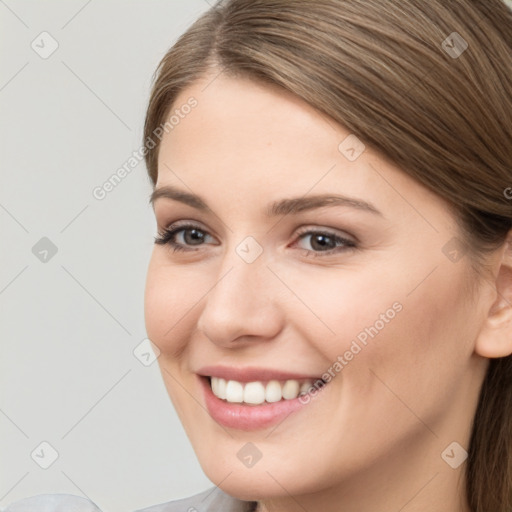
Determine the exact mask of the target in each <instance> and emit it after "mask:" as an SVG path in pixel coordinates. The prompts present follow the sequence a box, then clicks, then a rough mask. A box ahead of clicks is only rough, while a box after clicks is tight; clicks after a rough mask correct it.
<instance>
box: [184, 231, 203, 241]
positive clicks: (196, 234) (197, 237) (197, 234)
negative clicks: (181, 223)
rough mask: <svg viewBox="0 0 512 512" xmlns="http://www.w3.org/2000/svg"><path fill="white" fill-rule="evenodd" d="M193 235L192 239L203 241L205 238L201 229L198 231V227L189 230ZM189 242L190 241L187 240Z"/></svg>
mask: <svg viewBox="0 0 512 512" xmlns="http://www.w3.org/2000/svg"><path fill="white" fill-rule="evenodd" d="M188 232H189V233H190V234H191V235H192V236H191V240H193V241H199V242H201V241H202V239H203V235H202V234H201V232H200V231H198V230H197V229H191V230H190V231H188ZM187 243H188V242H187Z"/></svg>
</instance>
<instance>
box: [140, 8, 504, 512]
mask: <svg viewBox="0 0 512 512" xmlns="http://www.w3.org/2000/svg"><path fill="white" fill-rule="evenodd" d="M216 70H217V72H218V71H221V70H222V71H223V72H224V73H226V74H227V75H229V76H233V77H237V76H244V77H249V78H251V79H254V80H258V81H261V82H263V83H266V84H272V85H274V86H275V85H277V86H279V87H282V88H284V89H286V90H288V91H290V92H292V93H293V94H295V95H297V96H298V97H300V98H302V99H303V100H305V101H306V102H308V103H309V104H310V105H312V106H313V107H315V108H316V109H318V110H319V111H321V112H323V113H325V114H327V115H329V116H330V117H331V118H332V119H334V120H335V121H336V122H338V123H340V124H341V125H343V126H345V127H346V128H347V129H349V130H350V132H351V133H353V134H355V135H356V136H357V137H359V138H360V139H361V140H363V141H364V142H365V144H368V145H370V146H372V147H373V148H374V149H376V150H378V151H380V153H381V154H382V155H384V156H385V157H387V158H389V159H390V161H392V162H393V163H395V164H396V165H397V166H399V167H400V168H401V169H403V171H404V172H406V173H407V174H409V175H410V176H411V177H413V178H415V179H416V180H417V181H419V182H420V183H422V184H423V185H425V186H426V187H428V188H429V189H431V190H433V191H434V192H435V193H436V194H438V195H439V196H441V197H443V198H445V199H446V200H447V201H448V204H449V205H450V206H451V208H452V209H453V212H454V214H455V218H456V219H457V221H458V223H459V226H460V228H461V233H462V235H461V239H462V241H463V243H464V244H465V245H466V246H467V248H468V250H469V252H468V256H469V258H470V261H471V263H472V265H473V267H474V269H475V270H476V271H477V272H478V273H479V275H483V274H484V273H485V255H486V253H487V252H488V251H492V250H495V249H497V248H499V247H500V246H501V245H502V244H503V243H504V242H505V237H506V235H507V233H508V231H509V230H510V229H511V228H512V188H509V187H512V11H511V10H509V9H508V8H507V6H506V5H505V3H504V2H503V1H502V0H449V1H446V0H428V1H426V0H314V1H307V0H227V1H222V0H221V1H220V2H219V3H218V4H217V5H215V6H214V7H212V8H211V9H210V10H209V11H207V12H206V13H205V14H204V15H202V16H201V17H200V18H199V19H198V20H197V21H196V22H195V23H194V24H193V25H192V26H191V27H190V28H189V29H188V30H187V31H186V32H185V33H184V34H183V35H182V36H181V37H180V38H179V39H178V41H177V42H176V43H175V44H174V45H173V47H172V48H171V49H170V50H169V51H168V52H167V54H166V55H165V56H164V58H163V59H162V61H161V62H160V64H159V66H158V69H157V71H156V73H155V75H156V79H155V81H154V84H153V88H152V91H151V97H150V101H149V106H148V110H147V115H146V121H145V126H144V141H145V144H146V145H148V151H147V153H146V155H145V159H146V165H147V169H148V173H149V177H150V179H151V181H152V183H153V185H155V183H156V179H157V173H158V169H157V160H158V148H159V140H156V141H155V135H156V134H157V133H161V131H160V132H158V127H159V126H162V125H163V124H164V122H165V119H166V117H167V116H168V115H169V112H170V110H171V108H172V107H173V104H174V101H175V99H176V96H177V95H178V94H179V93H180V92H181V91H182V90H183V89H184V88H185V87H186V86H187V85H190V84H191V83H192V82H194V81H196V80H197V79H199V78H202V77H203V76H205V75H206V74H207V73H208V72H212V71H216ZM156 139H159V136H157V137H156ZM150 140H151V141H153V142H152V144H151V146H154V147H151V148H149V141H150ZM507 189H508V192H509V193H507ZM466 484H467V485H466V488H467V498H468V502H469V504H470V507H471V510H472V512H512V356H509V357H505V358H500V359H492V360H491V361H490V365H489V369H488V372H487V375H486V377H485V380H484V383H483V385H482V389H481V393H480V399H479V403H478V407H477V411H476V414H475V418H474V422H473V425H472V435H471V441H470V446H469V457H468V460H467V466H466Z"/></svg>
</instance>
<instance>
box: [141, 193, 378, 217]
mask: <svg viewBox="0 0 512 512" xmlns="http://www.w3.org/2000/svg"><path fill="white" fill-rule="evenodd" d="M160 198H166V199H173V200H175V201H179V202H181V203H184V204H187V205H188V206H191V207H192V208H196V209H197V210H200V211H205V212H206V211H208V210H210V208H209V207H208V204H207V203H206V201H205V200H204V199H203V198H202V197H201V196H198V195H196V194H192V193H190V192H186V191H184V190H180V189H178V188H176V187H172V186H169V185H167V186H162V187H159V188H157V189H155V190H154V191H153V192H152V194H151V196H150V198H149V203H150V204H151V205H154V203H155V201H156V200H157V199H160ZM326 206H328V207H332V206H348V207H351V208H356V209H358V210H361V211H366V212H369V213H373V214H375V215H380V216H382V217H383V215H382V212H380V211H379V210H378V209H377V208H376V207H375V206H373V205H372V204H371V203H367V202H366V201H363V200H361V199H356V198H353V197H347V196H341V195H332V194H321V195H314V196H303V197H296V198H291V199H281V200H279V201H275V202H273V203H271V204H270V205H268V207H267V209H266V210H265V214H266V216H267V217H276V216H279V215H289V214H294V213H299V212H303V211H307V210H313V209H316V208H322V207H326Z"/></svg>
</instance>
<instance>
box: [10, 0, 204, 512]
mask: <svg viewBox="0 0 512 512" xmlns="http://www.w3.org/2000/svg"><path fill="white" fill-rule="evenodd" d="M210 1H211V2H212V3H213V0H210ZM208 8H209V4H208V3H207V2H206V0H181V1H179V0H160V1H157V0H150V1H148V0H146V1H142V0H138V1H133V0H131V1H127V0H122V1H121V0H117V1H114V0H108V1H107V0H102V1H100V0H92V1H91V0H89V1H87V0H73V1H70V0H68V1H66V2H63V1H56V0H52V1H49V0H46V1H44V2H41V1H40V0H38V1H35V0H33V1H21V0H5V1H0V20H1V29H0V38H1V42H0V47H1V48H2V64H1V66H0V112H1V118H0V119H1V121H0V130H1V131H0V140H1V141H2V146H1V153H0V154H1V160H0V172H1V187H0V234H1V251H0V254H1V256H0V258H1V259H0V261H1V264H0V337H1V357H0V454H1V455H0V507H1V508H3V507H6V506H7V505H8V504H9V503H11V502H13V501H16V500H19V499H21V498H23V497H26V496H32V495H35V494H39V493H53V492H66V493H72V494H77V495H79V496H87V497H89V498H90V499H92V500H93V501H95V502H96V503H97V504H98V506H100V507H101V508H102V510H103V511H104V512H109V511H110V512H118V511H120V512H122V511H133V510H135V509H137V508H142V507H145V506H149V505H152V504H156V503H161V502H164V501H168V500H170V499H175V498H179V497H183V496H188V495H191V494H194V493H196V492H199V491H201V490H203V489H206V488H208V487H210V486H211V485H212V484H211V482H210V481H209V480H208V479H207V478H206V477H205V476H204V474H203V473H202V471H201V468H200V466H199V464H198V462H197V460H196V457H195V455H194V453H193V451H192V448H191V446H190V443H189V441H188V439H187V437H186V435H185V433H184V430H183V428H182V426H181V423H180V422H179V420H178V418H177V416H176V413H175V412H174V409H173V407H172V404H171V402H170V400H169V398H168V396H167V393H166V390H165V388H164V385H163V382H162V378H161V375H160V371H159V369H158V366H157V363H156V362H155V363H153V364H152V365H151V366H147V367H146V366H144V365H143V364H142V363H141V362H140V361H139V360H138V359H137V358H136V357H135V356H134V354H133V350H134V349H135V347H136V346H137V345H139V344H140V343H141V341H142V340H143V339H144V338H145V337H146V333H145V327H144V314H143V294H144V284H145V273H146V268H147V264H148V261H149V256H150V253H151V249H152V241H153V239H152V237H153V236H154V234H155V224H154V219H153V214H152V211H151V209H150V207H149V206H148V204H147V199H148V196H149V193H150V192H151V186H150V182H149V180H148V179H147V178H146V169H145V166H144V163H143V162H141V163H140V164H139V165H138V166H137V167H136V168H135V169H133V171H132V172H131V173H130V174H129V175H128V176H127V177H126V178H125V179H124V180H123V181H122V182H121V183H120V184H119V185H118V186H117V187H116V188H115V189H114V190H113V191H112V192H111V193H110V194H108V195H107V197H106V198H105V199H104V200H102V201H99V200H97V199H95V198H94V197H93V195H92V191H93V189H94V188H95V187H97V186H100V185H101V184H102V183H104V182H105V181H106V180H107V179H108V178H109V177H110V176H111V175H112V174H113V173H114V172H115V171H116V170H117V169H118V168H119V167H120V166H122V165H123V164H124V163H125V162H126V161H127V159H128V158H129V157H130V156H131V155H132V152H133V151H135V150H137V149H138V148H139V147H140V146H141V141H142V126H143V121H144V115H145V109H146V105H147V100H148V96H149V89H150V83H151V79H152V75H153V72H154V70H155V68H156V66H157V64H158V62H159V60H160V59H161V57H162V56H163V55H164V53H165V52H166V50H167V49H168V48H169V47H170V46H171V45H172V43H173V42H174V41H175V40H176V38H177V37H178V35H180V34H181V33H182V32H183V31H184V30H185V29H186V28H187V27H188V26H189V25H190V24H191V23H192V22H193V20H194V19H195V18H196V17H197V16H198V15H200V14H201V13H202V12H205V11H206V10H207V9H208ZM43 31H47V32H48V33H50V34H51V36H52V37H53V38H54V39H55V40H56V41H57V42H58V44H59V47H58V49H57V50H56V51H55V52H54V53H53V54H52V55H51V56H50V57H48V58H47V59H43V58H41V57H40V56H39V54H38V53H36V52H35V51H34V50H33V49H32V47H31V43H32V41H33V40H34V39H36V38H37V37H38V36H39V34H40V33H41V32H43ZM36 42H37V41H36ZM39 44H40V45H42V44H44V43H39ZM46 44H48V43H46ZM46 48H48V46H46ZM42 237H47V238H49V239H50V240H51V241H52V242H53V243H54V244H55V245H56V246H57V249H58V252H57V253H56V254H55V256H53V257H52V258H49V257H48V261H47V262H42V261H40V260H39V259H38V258H37V257H36V256H35V255H34V254H33V253H32V247H33V246H34V245H35V244H36V243H37V242H38V241H39V240H40V239H41V238H42ZM43 256H44V254H43V255H41V257H43ZM43 441H46V442H48V443H49V444H50V445H51V446H52V447H53V448H54V449H55V450H56V451H57V452H58V458H57V460H56V461H55V462H54V463H53V464H52V465H51V466H50V467H49V468H48V469H42V468H41V467H40V466H39V465H38V464H37V463H36V462H35V461H34V460H33V459H32V458H31V453H32V452H33V451H34V449H36V448H37V447H38V446H39V445H40V443H41V442H43ZM41 450H42V451H41ZM36 453H37V454H39V457H37V456H35V458H36V460H38V461H40V462H43V463H44V460H45V458H46V460H49V459H48V457H50V456H51V450H50V449H48V448H45V447H44V446H43V447H42V448H39V450H37V451H36Z"/></svg>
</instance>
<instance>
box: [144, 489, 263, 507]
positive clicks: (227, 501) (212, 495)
mask: <svg viewBox="0 0 512 512" xmlns="http://www.w3.org/2000/svg"><path fill="white" fill-rule="evenodd" d="M255 508H256V502H255V501H243V500H239V499H237V498H233V497H232V496H230V495H229V494H226V493H225V492H223V491H222V490H221V489H219V488H218V487H212V488H210V489H207V490H206V491H203V492H201V493H199V494H195V495H194V496H190V497H189V498H183V499H180V500H175V501H169V502H168V503H161V504H160V505H153V506H152V507H149V508H145V509H140V510H136V511H135V512H217V511H218V512H253V511H254V509H255Z"/></svg>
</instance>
